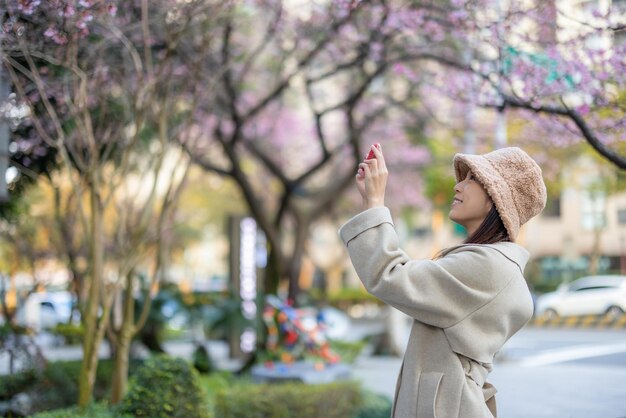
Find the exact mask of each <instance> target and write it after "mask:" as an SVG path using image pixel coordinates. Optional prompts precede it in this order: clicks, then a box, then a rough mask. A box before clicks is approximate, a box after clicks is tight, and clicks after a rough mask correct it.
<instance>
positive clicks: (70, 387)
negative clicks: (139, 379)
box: [31, 360, 136, 411]
mask: <svg viewBox="0 0 626 418" xmlns="http://www.w3.org/2000/svg"><path fill="white" fill-rule="evenodd" d="M113 366H114V364H113V361H112V360H100V362H98V370H97V371H96V381H95V384H94V390H93V397H94V399H95V400H101V399H105V398H107V397H108V396H109V393H110V390H111V380H112V375H113ZM80 367H81V362H80V361H55V362H51V363H49V364H48V367H46V369H45V370H44V371H43V373H42V375H41V377H40V379H39V381H38V382H37V383H36V384H35V385H34V386H33V388H32V390H31V393H32V394H33V395H34V396H35V402H34V404H35V405H36V410H37V411H47V410H52V409H58V408H65V407H69V406H72V405H75V404H76V401H77V400H78V379H79V376H80ZM134 367H136V366H135V364H134V363H133V362H131V366H130V368H131V371H132V369H133V368H134Z"/></svg>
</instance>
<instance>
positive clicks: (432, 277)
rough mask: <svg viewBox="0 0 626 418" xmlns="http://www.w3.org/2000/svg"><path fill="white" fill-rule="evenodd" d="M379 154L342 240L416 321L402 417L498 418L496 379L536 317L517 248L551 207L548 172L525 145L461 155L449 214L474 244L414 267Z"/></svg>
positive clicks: (376, 291)
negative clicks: (402, 244)
mask: <svg viewBox="0 0 626 418" xmlns="http://www.w3.org/2000/svg"><path fill="white" fill-rule="evenodd" d="M372 151H373V153H374V155H375V158H372V159H369V160H365V161H363V162H362V163H361V164H359V171H358V173H357V175H356V183H357V187H358V189H359V192H360V193H361V196H362V197H363V203H364V209H365V210H364V211H363V212H361V213H360V214H358V215H356V216H355V217H353V218H352V219H350V220H349V221H348V222H347V223H346V224H344V225H343V226H342V227H341V229H340V230H339V234H340V236H341V238H342V240H343V241H344V243H345V244H346V246H347V248H348V252H349V254H350V258H351V260H352V264H353V265H354V267H355V269H356V271H357V273H358V275H359V277H360V279H361V281H362V282H363V284H364V285H365V287H366V288H367V290H368V291H369V292H370V293H372V294H373V295H375V296H377V297H378V298H380V299H381V300H383V301H384V302H386V303H387V304H389V305H391V306H393V307H394V308H397V309H399V310H401V311H402V312H404V313H406V314H407V315H409V316H411V317H412V318H413V319H414V321H413V325H412V329H411V335H410V337H409V343H408V346H407V349H406V352H405V355H404V361H403V363H402V367H401V370H400V374H399V377H398V382H397V385H396V393H395V399H394V407H393V411H392V417H395V418H414V417H417V418H428V417H431V418H434V417H436V418H452V417H454V418H457V417H458V418H461V417H462V418H483V417H484V418H487V417H489V418H491V417H495V416H496V405H495V397H494V395H495V393H496V390H495V388H494V387H493V386H492V385H491V384H489V383H488V382H487V381H486V377H487V374H488V373H489V372H490V371H491V369H492V363H493V358H494V355H495V354H496V353H497V352H498V350H500V348H501V347H502V346H503V345H504V343H505V342H506V341H507V340H508V339H509V338H510V337H511V336H512V335H513V334H515V333H516V332H517V331H518V330H519V329H520V328H522V327H523V326H524V324H526V322H528V320H529V319H530V318H531V316H532V313H533V304H532V299H531V296H530V292H529V291H528V287H527V285H526V281H525V280H524V277H523V271H524V266H525V265H526V262H527V261H528V257H529V254H528V252H527V251H526V250H525V249H524V248H522V247H521V246H519V245H518V244H515V243H514V241H515V238H516V236H517V234H518V232H519V228H520V226H521V225H522V224H524V223H525V222H526V221H528V220H529V219H530V218H532V217H533V216H535V215H537V214H539V213H540V212H541V211H542V210H543V208H544V207H545V202H546V188H545V185H544V182H543V178H542V174H541V169H540V168H539V166H538V165H537V164H536V163H535V162H534V161H533V160H532V159H531V158H530V157H529V156H528V155H527V154H526V153H525V152H524V151H522V150H521V149H519V148H504V149H499V150H497V151H493V152H490V153H488V154H485V155H467V154H457V155H456V156H455V157H454V170H455V174H456V178H457V184H456V186H455V188H454V191H455V197H454V201H453V202H452V207H451V209H450V214H449V217H450V219H451V220H452V221H454V222H457V223H459V224H461V225H462V226H464V227H465V228H466V229H467V232H468V238H467V240H466V241H465V242H464V243H463V244H461V245H457V246H454V247H452V248H448V249H446V250H444V251H442V252H441V253H440V254H439V255H438V256H437V257H436V259H435V260H412V259H411V258H410V257H409V256H407V255H406V254H405V253H404V252H403V251H402V250H401V249H400V248H399V246H398V236H397V235H396V232H395V230H394V227H393V221H392V219H391V215H390V212H389V210H388V209H387V208H386V207H385V206H384V205H385V186H386V184H387V176H388V172H387V167H386V164H385V159H384V157H383V153H382V149H379V148H377V147H374V146H372Z"/></svg>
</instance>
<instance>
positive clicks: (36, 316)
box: [16, 291, 77, 331]
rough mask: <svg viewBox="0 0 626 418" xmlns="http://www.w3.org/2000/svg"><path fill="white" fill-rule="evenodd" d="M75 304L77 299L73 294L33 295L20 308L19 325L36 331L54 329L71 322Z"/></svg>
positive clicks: (18, 314)
mask: <svg viewBox="0 0 626 418" xmlns="http://www.w3.org/2000/svg"><path fill="white" fill-rule="evenodd" d="M74 303H75V297H74V295H73V294H72V293H71V292H66V291H62V292H36V293H32V294H30V295H29V296H28V298H27V299H26V300H25V301H24V302H23V303H22V304H21V305H20V306H19V307H18V309H17V313H16V319H17V323H18V324H19V325H22V326H27V327H30V328H32V329H34V330H35V331H41V330H42V329H50V328H54V327H55V326H56V325H57V324H59V323H67V322H68V321H69V319H70V316H71V314H72V307H73V305H74ZM75 319H77V318H75Z"/></svg>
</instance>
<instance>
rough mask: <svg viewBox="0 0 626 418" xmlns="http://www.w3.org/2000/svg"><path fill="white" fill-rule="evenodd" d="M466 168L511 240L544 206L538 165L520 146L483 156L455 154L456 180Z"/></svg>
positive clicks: (544, 194) (543, 189) (542, 183)
mask: <svg viewBox="0 0 626 418" xmlns="http://www.w3.org/2000/svg"><path fill="white" fill-rule="evenodd" d="M468 171H471V172H472V174H473V175H474V176H475V177H476V179H477V180H478V181H479V182H480V183H481V184H482V185H483V187H484V188H485V190H486V191H487V193H488V194H489V196H490V197H491V200H493V203H494V204H495V205H496V209H497V210H498V213H499V214H500V218H501V219H502V223H504V227H505V228H506V230H507V232H508V233H509V238H510V239H511V241H514V240H515V238H516V237H517V234H518V232H519V229H520V226H522V225H523V224H525V223H526V222H527V221H528V220H529V219H530V218H532V217H533V216H535V215H538V214H539V213H540V212H541V211H542V210H543V208H544V207H545V206H546V185H545V184H544V182H543V176H542V174H541V168H540V167H539V166H538V165H537V163H536V162H535V161H534V160H533V159H532V158H531V157H530V156H529V155H528V154H526V153H525V152H524V151H522V150H521V149H520V148H517V147H509V148H501V149H498V150H496V151H492V152H489V153H487V154H484V155H471V154H456V155H455V156H454V173H455V175H456V180H457V182H461V181H463V180H464V179H465V177H466V176H467V172H468Z"/></svg>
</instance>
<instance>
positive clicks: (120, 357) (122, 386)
mask: <svg viewBox="0 0 626 418" xmlns="http://www.w3.org/2000/svg"><path fill="white" fill-rule="evenodd" d="M132 282H133V272H130V273H129V274H128V275H127V277H126V290H125V291H124V313H123V317H122V318H123V319H122V329H121V330H120V333H119V335H118V337H117V344H116V346H115V352H116V357H115V370H114V371H113V381H112V387H111V403H112V404H117V403H119V402H120V401H121V400H122V398H123V397H124V394H125V393H126V386H127V383H128V358H129V356H130V345H131V342H132V339H133V335H134V321H135V300H134V299H133V283H132Z"/></svg>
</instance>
